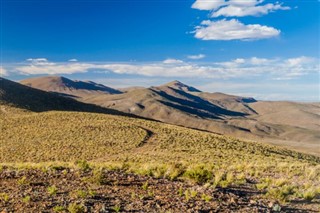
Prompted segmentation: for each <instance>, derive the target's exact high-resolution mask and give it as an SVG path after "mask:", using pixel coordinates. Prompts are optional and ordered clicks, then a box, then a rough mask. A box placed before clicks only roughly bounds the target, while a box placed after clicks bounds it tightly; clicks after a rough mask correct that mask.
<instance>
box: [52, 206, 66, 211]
mask: <svg viewBox="0 0 320 213" xmlns="http://www.w3.org/2000/svg"><path fill="white" fill-rule="evenodd" d="M65 210H66V208H65V207H63V206H55V207H53V211H54V212H64V211H65Z"/></svg>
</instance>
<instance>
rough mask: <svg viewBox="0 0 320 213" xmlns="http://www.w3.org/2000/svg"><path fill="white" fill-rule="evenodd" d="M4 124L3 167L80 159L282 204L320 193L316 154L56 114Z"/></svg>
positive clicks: (114, 119) (150, 124) (117, 119)
mask: <svg viewBox="0 0 320 213" xmlns="http://www.w3.org/2000/svg"><path fill="white" fill-rule="evenodd" d="M1 123H2V124H1V127H2V129H1V130H2V131H1V143H0V151H1V153H2V154H1V155H0V162H1V163H3V164H4V165H19V164H21V163H22V164H24V165H25V166H27V165H32V164H33V163H40V165H50V164H56V165H60V164H62V165H69V164H70V163H71V164H73V163H74V162H76V161H77V160H85V161H89V162H90V165H92V166H94V167H108V168H118V169H123V170H127V171H132V172H135V173H139V174H144V175H151V176H155V177H166V178H169V179H177V178H178V179H187V180H191V181H194V182H197V183H208V184H209V185H212V186H215V187H216V186H219V187H228V186H235V185H242V184H247V183H251V184H252V183H253V185H254V186H256V187H257V188H258V189H260V190H262V191H263V192H264V193H266V194H267V195H268V196H271V197H275V198H277V199H280V200H290V199H297V198H305V199H309V198H308V196H311V197H312V199H313V198H316V196H317V194H318V193H319V189H320V188H319V187H320V179H319V177H320V176H319V174H320V166H319V162H320V159H319V158H317V157H314V156H310V155H305V154H300V153H297V152H294V151H289V150H286V149H282V148H277V147H274V146H269V145H263V144H260V143H253V142H245V141H241V140H237V139H234V138H230V137H225V136H219V135H216V134H212V133H207V132H202V131H197V130H191V129H187V128H183V127H177V126H173V125H169V124H162V123H158V122H154V121H147V120H143V119H136V118H128V117H122V116H114V115H103V114H95V113H81V112H54V111H52V112H44V113H31V114H28V113H26V114H25V115H19V116H16V115H7V116H5V117H4V116H2V117H1ZM288 190H289V191H288Z"/></svg>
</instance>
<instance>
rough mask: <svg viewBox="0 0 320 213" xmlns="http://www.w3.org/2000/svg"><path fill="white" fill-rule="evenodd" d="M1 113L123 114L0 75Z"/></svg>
mask: <svg viewBox="0 0 320 213" xmlns="http://www.w3.org/2000/svg"><path fill="white" fill-rule="evenodd" d="M0 106H1V110H0V113H1V114H3V113H4V114H6V113H10V112H9V111H10V110H16V111H21V110H22V111H33V112H44V111H50V110H60V111H81V112H101V113H109V114H119V115H120V114H124V113H122V112H119V111H116V110H112V109H106V108H102V107H99V106H96V105H93V104H86V103H82V102H78V101H76V100H74V99H71V98H67V97H62V96H60V95H58V94H55V93H49V92H44V91H42V90H38V89H34V88H31V87H28V86H24V85H22V84H19V83H16V82H13V81H10V80H7V79H4V78H1V77H0Z"/></svg>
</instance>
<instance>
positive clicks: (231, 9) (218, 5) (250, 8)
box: [192, 0, 290, 17]
mask: <svg viewBox="0 0 320 213" xmlns="http://www.w3.org/2000/svg"><path fill="white" fill-rule="evenodd" d="M261 3H263V0H229V1H225V0H196V2H194V4H193V5H192V8H194V9H199V10H210V11H213V12H212V17H218V16H225V17H231V16H237V17H243V16H259V15H266V14H268V13H270V12H274V11H276V10H289V9H290V7H286V6H282V4H281V3H279V2H276V3H274V4H273V3H268V4H261Z"/></svg>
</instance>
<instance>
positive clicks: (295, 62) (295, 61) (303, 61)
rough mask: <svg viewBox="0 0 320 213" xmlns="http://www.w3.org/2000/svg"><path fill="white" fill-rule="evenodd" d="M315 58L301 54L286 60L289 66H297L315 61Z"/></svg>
mask: <svg viewBox="0 0 320 213" xmlns="http://www.w3.org/2000/svg"><path fill="white" fill-rule="evenodd" d="M314 60H315V59H314V58H309V57H305V56H301V57H298V58H290V59H288V60H286V62H287V63H288V65H289V66H292V67H296V66H301V65H303V64H308V63H312V62H314Z"/></svg>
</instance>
